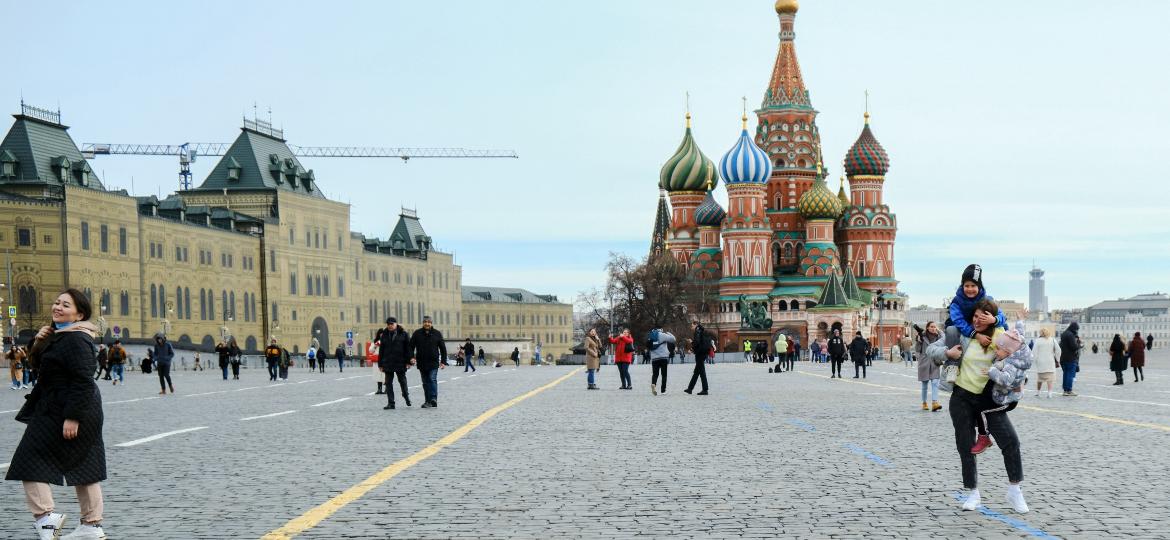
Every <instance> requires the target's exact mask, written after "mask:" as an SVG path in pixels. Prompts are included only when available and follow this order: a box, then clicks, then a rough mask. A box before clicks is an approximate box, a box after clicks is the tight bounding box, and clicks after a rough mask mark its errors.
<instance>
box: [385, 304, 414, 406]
mask: <svg viewBox="0 0 1170 540" xmlns="http://www.w3.org/2000/svg"><path fill="white" fill-rule="evenodd" d="M409 361H410V336H408V335H407V334H406V330H403V329H402V327H401V326H398V319H395V318H394V317H390V318H388V319H386V329H385V330H383V331H382V333H381V334H380V337H379V340H378V369H379V370H381V371H382V373H385V374H386V384H385V388H386V406H385V407H383V409H386V410H389V409H393V408H394V376H395V375H397V376H398V386H399V387H401V388H402V400H403V401H405V402H406V406H407V407H409V406H410V392H409V391H408V390H407V389H406V364H407V362H409Z"/></svg>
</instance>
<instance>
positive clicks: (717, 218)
mask: <svg viewBox="0 0 1170 540" xmlns="http://www.w3.org/2000/svg"><path fill="white" fill-rule="evenodd" d="M725 217H727V212H725V211H723V207H722V206H719V203H718V202H716V201H715V197H712V196H711V192H710V191H708V192H707V198H705V199H703V203H702V204H700V205H699V207H698V208H696V209H695V224H696V225H698V226H700V227H719V226H721V225H723V218H725Z"/></svg>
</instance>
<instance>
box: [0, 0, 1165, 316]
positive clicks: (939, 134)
mask: <svg viewBox="0 0 1170 540" xmlns="http://www.w3.org/2000/svg"><path fill="white" fill-rule="evenodd" d="M10 11H11V10H10ZM20 11H21V13H22V14H21V17H20V19H21V20H23V21H52V23H45V24H16V25H6V26H5V28H4V29H3V30H0V50H4V51H6V52H8V53H9V54H6V55H5V67H4V68H3V69H4V70H6V74H5V76H3V77H0V81H3V82H2V83H0V104H3V103H7V104H8V105H7V107H8V108H9V110H11V111H12V112H13V113H15V112H18V111H19V103H20V100H21V98H22V97H23V99H24V100H25V101H26V102H27V103H29V104H32V105H38V106H43V107H48V108H57V107H59V108H60V109H61V112H62V116H63V121H64V123H65V124H67V125H69V126H71V129H70V134H71V135H72V136H73V138H74V140H75V141H77V142H78V144H81V143H83V142H108V143H160V144H161V143H169V144H178V143H182V142H188V141H191V142H231V141H232V140H234V138H235V137H236V136H237V135H238V133H239V131H238V129H239V127H240V125H241V118H242V117H243V116H245V115H247V116H252V115H253V111H254V110H255V111H257V112H258V113H259V116H260V118H262V119H267V118H269V117H271V119H272V121H273V123H274V124H275V125H276V126H278V127H280V126H282V127H283V128H284V130H285V137H286V138H287V139H288V140H289V142H290V143H292V144H298V145H302V146H409V147H431V146H458V147H467V148H475V149H497V148H502V149H512V150H515V151H516V152H517V153H518V154H519V156H520V159H516V160H513V159H497V160H412V161H410V162H408V163H402V162H401V161H399V160H393V159H382V160H376V159H337V158H334V159H328V158H316V159H308V158H307V159H304V160H302V163H303V164H304V166H305V167H307V168H311V169H314V170H315V172H316V177H317V179H318V184H319V185H320V187H321V188H322V189H323V190H324V191H325V192H326V194H328V195H329V196H330V197H331V198H333V199H336V200H341V201H345V202H348V203H350V204H351V205H352V208H351V228H352V229H354V230H355V231H358V232H361V233H364V234H366V235H367V236H381V237H385V236H387V235H388V234H389V232H390V230H391V228H392V227H393V225H394V223H395V221H396V220H397V215H398V213H399V211H400V208H402V207H407V208H414V209H417V210H418V213H419V216H420V218H421V220H422V223H423V226H424V228H425V229H426V230H427V233H428V234H430V235H431V236H432V237H433V238H434V239H435V243H436V246H437V247H438V248H439V249H441V250H444V251H448V252H454V253H455V255H456V261H457V263H458V264H460V265H462V268H463V275H464V280H463V282H464V284H469V285H492V286H512V287H523V288H527V289H530V290H532V291H534V292H537V293H545V294H549V293H551V294H556V295H558V297H559V298H560V299H561V300H566V301H568V300H572V299H573V298H574V297H576V296H577V294H578V293H579V292H581V291H583V290H587V289H590V288H592V287H601V286H603V285H604V279H605V274H604V266H605V263H606V261H607V259H608V257H609V254H610V252H618V253H628V254H631V255H634V256H639V257H640V256H643V255H644V254H645V253H646V251H647V249H648V247H649V240H650V234H651V230H652V227H653V220H654V211H655V205H656V203H657V197H658V188H657V183H658V172H659V169H660V168H661V166H662V163H663V162H665V161H666V159H667V158H669V157H670V155H671V154H672V153H673V151H674V149H675V148H676V146H677V145H678V143H679V141H680V140H681V138H682V134H683V115H684V112H685V107H686V95H687V93H688V92H689V94H690V110H691V113H692V114H693V115H694V135H695V139H696V141H697V143H698V144H699V147H700V148H701V149H702V150H703V151H704V153H706V155H707V156H708V157H710V158H711V159H712V160H714V161H718V159H719V158H720V157H721V156H722V154H723V153H724V152H725V151H726V150H727V149H728V148H730V147H731V146H732V144H734V142H735V140H736V137H737V136H738V135H739V130H740V125H739V116H740V114H741V107H742V102H741V96H746V97H747V100H748V106H749V107H751V108H755V107H757V106H758V105H759V103H760V101H761V100H762V98H763V94H764V90H765V88H766V86H767V82H768V78H769V76H770V74H771V69H772V63H773V61H774V59H775V54H776V48H777V45H778V38H777V33H778V31H779V24H778V21H777V17H776V15H775V12H774V11H773V9H772V2H770V1H768V0H750V1H749V0H735V1H716V0H709V1H699V0H675V1H670V2H666V1H658V0H639V1H637V2H629V1H616V0H614V1H609V0H598V1H594V2H548V1H535V0H532V1H506V0H505V1H498V2H482V1H437V0H436V1H425V2H424V1H415V2H347V1H335V2H329V3H324V2H296V1H293V2H271V1H258V2H217V1H212V2H203V3H200V4H199V5H197V6H188V7H185V8H181V9H175V8H174V6H172V5H169V4H166V3H158V2H115V3H93V2H88V3H81V2H59V1H41V2H35V3H30V2H21V3H20ZM1167 20H1170V2H1162V1H1158V0H1147V1H1140V0H1132V1H1126V2H1115V3H1108V4H1104V3H1102V2H1100V1H1075V0H1061V1H1057V0H1051V1H1034V2H1018V1H981V2H937V1H932V0H900V1H898V2H873V1H867V0H831V1H830V0H805V1H804V2H802V5H801V9H800V12H799V14H798V15H797V18H796V46H797V53H798V56H799V59H800V63H801V69H802V73H803V75H804V78H805V82H806V85H807V86H808V89H809V91H810V93H811V99H812V103H813V105H814V107H815V108H817V110H818V111H820V114H819V116H818V119H817V123H818V126H819V127H820V132H821V135H822V142H823V145H824V150H825V153H826V156H827V157H828V161H829V163H828V167H829V169H830V173H831V174H833V175H834V177H836V176H837V175H839V174H840V165H839V163H840V160H841V159H842V157H843V156H844V153H845V152H846V150H847V149H848V148H849V146H850V145H852V143H853V141H854V140H856V138H857V136H858V134H859V133H860V130H861V127H862V113H863V112H864V108H865V105H866V102H865V92H866V91H868V92H869V110H870V113H871V114H872V122H871V126H872V129H873V131H874V133H875V135H876V136H877V138H878V139H879V140H880V141H881V143H882V145H883V146H884V147H885V148H886V150H887V152H889V154H890V159H891V167H890V171H889V174H888V175H887V177H886V184H885V201H886V202H887V203H888V204H889V205H890V206H891V209H892V210H893V211H894V212H895V213H896V214H897V219H898V226H899V231H898V238H897V247H896V273H897V278H898V279H899V280H900V282H901V283H900V285H899V288H900V290H902V291H903V292H906V293H907V294H909V295H910V297H911V303H912V304H927V305H931V306H936V305H941V304H942V302H943V301H944V299H946V298H949V297H950V296H951V295H953V294H954V289H955V287H956V286H957V285H958V280H959V276H960V274H961V273H962V270H963V267H965V266H966V265H967V264H968V263H970V262H979V263H980V264H982V265H983V267H984V272H985V277H984V282H985V284H986V285H987V287H988V289H989V291H990V292H991V293H992V294H993V295H995V296H996V297H998V298H1000V299H1016V300H1026V298H1027V281H1028V273H1027V272H1028V270H1029V269H1030V268H1031V267H1032V265H1033V262H1034V263H1035V264H1036V265H1037V266H1039V267H1041V268H1043V269H1044V270H1045V271H1046V272H1047V275H1046V280H1047V293H1048V296H1049V303H1050V306H1051V307H1053V308H1071V307H1082V306H1086V305H1090V304H1092V303H1095V302H1098V301H1101V300H1105V299H1112V298H1117V297H1123V296H1131V295H1135V294H1141V293H1148V292H1154V291H1162V292H1166V291H1168V290H1170V279H1168V278H1167V276H1168V272H1167V271H1166V270H1165V269H1166V268H1168V267H1170V220H1167V212H1166V211H1165V205H1166V201H1167V199H1168V197H1167V196H1168V195H1170V185H1168V181H1170V178H1168V173H1167V172H1166V171H1167V168H1166V167H1165V166H1160V165H1158V164H1157V163H1156V161H1157V160H1159V159H1165V157H1166V156H1170V137H1168V136H1167V134H1166V131H1167V126H1170V100H1168V99H1166V89H1167V88H1168V87H1170V71H1168V70H1166V69H1165V59H1166V58H1167V57H1168V56H1170V40H1167V39H1166V38H1165V35H1164V24H1165V21H1167ZM269 111H271V113H270V112H269ZM270 115H271V116H270ZM751 120H752V125H754V120H755V119H754V117H753V118H752V119H751ZM1159 156H1162V157H1159ZM176 161H177V160H175V159H174V158H169V157H144V156H102V157H99V158H97V159H96V160H95V161H94V162H93V163H92V165H93V167H94V169H95V170H96V171H97V172H98V174H99V176H100V177H101V178H102V180H103V181H104V182H105V183H106V184H107V185H108V186H112V187H115V188H125V189H128V190H130V191H131V192H132V193H133V194H135V195H146V194H156V195H157V194H163V195H165V194H167V193H170V192H172V191H174V190H175V189H177V186H178V175H177V172H178V164H177V163H176ZM213 165H214V158H210V157H205V158H204V159H200V160H198V161H197V162H196V163H195V165H194V166H193V171H194V173H195V181H196V184H198V183H199V182H201V181H202V179H203V178H204V177H205V176H206V174H207V173H208V172H209V171H210V169H211V167H212V166H213ZM832 184H833V187H834V189H835V187H836V186H835V184H836V182H832ZM717 196H718V198H720V200H721V201H723V202H725V201H726V194H725V192H724V190H723V189H722V188H719V189H718V190H717Z"/></svg>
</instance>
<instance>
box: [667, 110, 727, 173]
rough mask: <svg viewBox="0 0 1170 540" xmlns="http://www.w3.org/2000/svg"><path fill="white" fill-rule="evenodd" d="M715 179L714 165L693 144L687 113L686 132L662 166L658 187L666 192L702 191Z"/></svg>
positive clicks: (689, 114)
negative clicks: (676, 148)
mask: <svg viewBox="0 0 1170 540" xmlns="http://www.w3.org/2000/svg"><path fill="white" fill-rule="evenodd" d="M715 179H716V175H715V164H714V163H712V162H711V160H710V159H708V158H707V156H705V155H703V152H702V150H699V146H698V145H697V144H695V139H694V137H693V136H691V113H687V132H686V134H685V135H684V136H683V140H682V143H680V144H679V145H678V150H675V151H674V155H673V156H670V159H668V160H666V163H665V164H663V165H662V171H661V172H659V173H658V187H660V188H662V189H665V190H666V191H702V190H705V189H707V186H708V184H711V183H712V182H714V181H715Z"/></svg>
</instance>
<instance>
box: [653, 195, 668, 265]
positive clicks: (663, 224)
mask: <svg viewBox="0 0 1170 540" xmlns="http://www.w3.org/2000/svg"><path fill="white" fill-rule="evenodd" d="M669 231H670V209H669V208H668V207H667V206H666V190H662V189H660V190H658V214H657V215H656V216H654V233H653V234H652V235H651V236H650V256H651V257H657V256H659V255H662V254H663V253H665V252H666V234H667V233H668V232H669Z"/></svg>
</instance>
